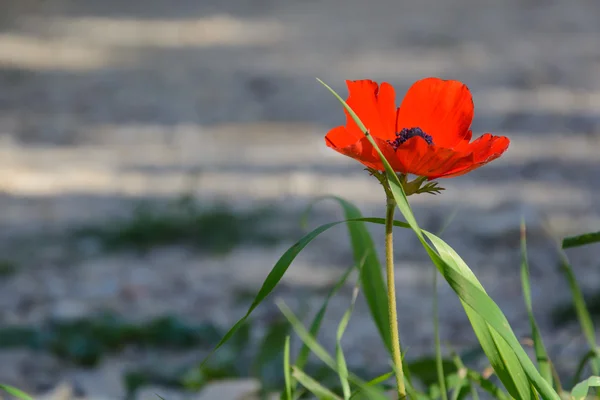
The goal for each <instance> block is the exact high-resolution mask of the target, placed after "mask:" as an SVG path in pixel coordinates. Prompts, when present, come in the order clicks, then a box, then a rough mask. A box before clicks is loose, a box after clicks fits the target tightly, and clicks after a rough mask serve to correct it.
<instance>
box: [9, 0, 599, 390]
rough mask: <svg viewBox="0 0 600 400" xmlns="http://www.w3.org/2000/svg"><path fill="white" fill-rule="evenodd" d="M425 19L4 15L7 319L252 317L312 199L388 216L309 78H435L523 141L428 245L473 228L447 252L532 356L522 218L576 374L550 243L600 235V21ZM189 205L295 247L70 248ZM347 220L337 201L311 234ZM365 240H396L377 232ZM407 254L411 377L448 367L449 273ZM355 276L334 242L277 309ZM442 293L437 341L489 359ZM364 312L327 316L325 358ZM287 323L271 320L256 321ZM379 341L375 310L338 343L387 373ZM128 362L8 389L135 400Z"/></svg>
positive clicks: (106, 10) (389, 15) (290, 7)
mask: <svg viewBox="0 0 600 400" xmlns="http://www.w3.org/2000/svg"><path fill="white" fill-rule="evenodd" d="M404 3H408V2H404ZM410 3H411V4H402V2H397V1H393V0H382V1H378V2H372V3H369V4H367V3H366V2H361V1H358V0H311V1H304V2H297V1H284V0H243V1H216V0H212V1H203V2H198V1H192V0H180V1H177V2H172V1H167V0H163V1H159V0H143V1H142V0H136V1H128V2H122V1H118V0H103V1H94V0H78V1H71V0H45V1H38V0H20V1H19V2H14V1H8V0H4V1H0V5H1V7H2V10H3V15H2V16H0V140H1V144H0V152H1V154H0V190H1V192H0V209H1V210H2V212H1V213H0V224H1V227H2V229H1V231H2V232H1V233H0V234H1V235H2V238H3V241H2V250H3V254H2V257H3V258H4V259H6V260H9V261H10V262H11V263H15V265H16V266H17V267H16V268H10V269H11V273H10V274H6V276H4V277H2V278H1V280H0V322H1V323H2V324H3V325H10V324H25V323H27V324H36V323H39V322H40V321H44V320H46V319H47V318H66V319H69V318H74V317H78V316H82V315H89V314H91V313H94V312H96V311H99V310H106V309H108V310H113V311H116V312H119V313H121V314H123V315H126V316H129V317H131V318H134V319H137V320H143V319H144V318H151V317H153V316H156V315H163V314H165V313H173V314H176V315H178V316H181V317H182V318H185V319H186V320H190V321H207V320H209V321H212V322H214V323H216V324H219V325H220V326H223V327H225V326H227V324H230V323H232V322H234V321H235V319H236V318H238V317H239V316H241V315H242V313H243V311H244V305H243V304H240V302H239V301H236V300H235V297H236V296H234V294H235V293H239V292H244V293H248V292H252V291H255V290H257V289H258V288H259V287H260V285H261V283H262V279H263V278H264V277H265V276H266V274H267V273H268V271H269V270H270V268H271V267H272V265H273V264H274V263H275V261H276V260H277V258H278V257H279V255H281V254H282V252H283V251H284V250H285V249H286V248H287V247H288V246H289V245H291V244H293V242H294V239H296V238H298V237H299V235H300V234H301V233H300V232H299V231H298V226H299V225H298V220H299V215H300V213H301V212H302V210H303V209H304V208H305V207H306V206H307V205H308V204H309V203H310V202H311V201H312V200H313V199H314V198H315V197H317V196H320V195H325V194H334V195H339V196H343V197H345V198H347V199H349V200H351V201H353V202H355V203H356V204H358V205H359V206H360V207H361V210H362V211H363V212H364V214H365V215H377V216H380V215H381V214H382V212H381V211H382V210H381V209H382V197H381V193H380V191H379V189H378V187H377V183H376V182H375V181H374V180H373V179H372V178H369V177H368V176H367V174H366V173H365V172H364V171H363V170H362V168H360V166H359V165H357V164H355V163H353V162H351V161H350V160H346V159H344V158H343V157H342V156H340V155H338V154H337V153H334V152H332V151H330V150H329V149H327V148H326V147H325V145H324V143H323V135H324V134H325V133H326V131H327V130H328V129H329V128H330V127H332V126H334V125H336V124H339V123H341V121H342V120H343V114H342V112H341V109H340V106H339V105H338V104H336V101H335V100H334V99H333V98H332V97H331V96H330V95H329V94H328V93H327V92H326V91H325V90H324V89H323V88H322V87H321V86H320V85H319V84H318V83H317V82H316V81H315V79H314V78H315V77H319V78H321V79H323V80H325V81H326V82H328V83H330V84H331V85H332V86H333V87H334V88H335V89H338V90H340V91H341V92H343V91H344V86H343V82H344V79H359V78H365V77H367V78H371V79H375V80H380V81H381V80H386V81H389V82H391V83H393V84H394V85H395V86H396V87H397V89H398V96H399V97H400V96H401V95H402V94H403V92H404V91H405V90H406V88H408V86H409V85H410V84H411V83H412V82H413V81H415V80H416V79H419V78H421V77H424V76H431V75H435V76H441V77H445V78H454V79H460V80H463V81H465V82H466V83H467V84H468V85H469V87H470V88H471V90H472V92H473V94H474V99H475V107H476V116H475V121H474V125H473V128H474V131H475V132H477V133H478V134H479V133H483V132H484V131H489V132H493V133H495V134H502V135H506V136H508V137H509V138H510V139H511V142H512V144H511V147H510V149H509V151H508V152H507V153H506V155H505V156H503V157H502V159H500V160H498V161H496V162H494V163H493V164H492V165H489V166H487V167H486V168H484V169H482V170H480V171H477V172H474V173H472V174H469V175H468V176H464V177H460V178H457V179H454V180H451V181H444V182H443V183H444V186H445V187H446V188H447V190H446V192H444V193H443V195H440V196H435V197H434V196H421V197H418V198H414V200H413V205H414V208H415V211H416V213H417V216H418V218H419V219H420V221H422V225H423V226H424V227H426V228H428V229H434V230H435V229H438V228H439V227H441V226H442V225H443V224H444V221H445V219H446V217H447V216H448V215H450V214H451V213H452V212H453V211H455V210H456V211H457V214H456V217H455V218H454V220H453V222H452V224H451V225H450V226H449V227H448V229H447V230H446V232H445V237H446V238H447V240H448V242H449V243H450V244H451V245H453V246H455V248H456V249H457V251H458V252H459V253H460V254H461V255H462V256H463V257H464V258H465V260H466V261H467V263H468V264H469V265H470V266H471V267H472V268H473V270H474V271H475V273H476V274H477V276H478V277H479V279H480V280H481V282H482V283H483V285H484V286H485V287H486V289H487V290H488V292H489V293H490V294H491V295H492V296H493V298H494V299H495V300H496V301H497V302H498V304H499V305H500V306H501V307H502V309H503V310H504V311H505V313H506V315H507V317H508V318H509V320H510V321H511V323H512V324H513V327H514V329H515V331H516V332H517V333H518V334H520V335H526V334H527V331H528V322H527V319H526V314H525V310H524V307H523V304H522V299H521V294H520V286H519V277H518V268H519V250H518V239H519V238H518V224H519V220H520V218H521V216H524V217H525V219H526V221H527V223H528V226H529V255H530V258H531V269H532V271H531V273H532V279H533V282H532V283H533V293H532V295H533V301H534V305H535V307H536V310H537V313H538V316H539V319H540V321H539V322H540V323H541V325H542V329H543V331H544V332H545V334H546V337H547V341H548V343H547V344H548V346H549V347H550V349H551V350H552V352H553V354H554V355H555V357H556V360H557V363H558V364H560V365H563V366H565V368H566V369H568V367H569V366H571V365H572V364H573V362H575V361H576V357H575V356H574V354H575V355H576V354H577V353H576V351H579V350H581V349H582V348H583V347H584V340H583V338H582V337H581V335H579V334H578V332H579V331H578V329H576V327H573V326H567V327H563V328H556V327H553V326H552V325H551V322H550V314H551V311H552V309H553V308H554V307H555V306H556V305H558V304H561V303H563V302H564V301H567V300H568V298H569V294H568V288H567V285H566V284H565V282H564V281H563V279H562V277H561V275H560V272H559V271H558V269H557V268H556V263H557V257H556V254H555V252H554V251H553V247H552V243H551V242H550V241H549V240H548V238H547V237H546V236H545V232H544V224H546V225H548V226H550V227H551V229H552V230H553V232H554V233H555V234H556V235H566V234H571V233H580V232H584V231H590V230H597V229H598V226H599V225H600V201H599V199H600V181H599V180H598V176H600V151H598V149H600V46H598V40H599V39H600V25H598V23H597V21H598V18H600V3H598V2H597V1H595V0H572V1H570V2H564V1H545V2H538V1H533V0H529V1H523V0H507V1H503V2H492V1H474V0H447V1H445V2H443V4H442V3H441V2H436V1H433V0H425V1H419V2H410ZM182 193H192V194H193V195H194V197H195V198H197V199H198V201H199V202H200V203H201V204H228V205H229V206H231V207H233V209H235V210H237V211H239V212H243V211H244V210H252V209H254V208H256V207H262V206H265V205H266V206H269V207H273V209H274V210H276V213H278V214H277V215H280V218H278V222H277V223H276V224H275V225H274V226H273V229H276V230H279V229H281V231H282V232H292V233H291V234H289V235H283V236H282V237H283V240H282V241H280V242H279V243H278V244H277V245H276V246H275V247H266V248H265V247H261V246H254V245H242V246H239V247H236V248H235V249H233V250H232V251H231V252H229V253H227V254H225V255H220V256H214V255H211V254H210V253H207V252H206V251H200V250H197V249H195V248H194V247H192V248H190V247H189V246H180V245H172V246H166V247H164V246H163V247H160V248H156V249H153V250H151V251H150V252H149V253H144V254H140V253H138V252H134V251H128V250H120V251H117V252H110V253H107V252H103V251H101V250H99V248H98V245H97V243H95V242H94V241H91V242H89V241H86V242H83V243H82V242H77V243H75V244H74V243H72V242H70V241H65V240H63V235H62V234H63V233H64V232H66V231H68V230H69V229H70V228H71V227H73V226H79V225H81V224H96V223H98V224H99V223H102V222H103V221H107V220H108V219H109V218H113V217H126V216H127V215H130V214H131V212H132V209H133V207H134V206H135V204H136V203H137V202H138V201H139V200H140V199H144V200H149V201H152V202H156V203H161V202H165V201H167V200H168V199H171V198H175V197H178V196H180V195H181V194H182ZM340 217H341V215H340V213H339V211H338V210H337V209H336V206H335V205H334V204H333V203H323V204H321V205H319V206H318V207H317V209H316V211H315V214H314V215H313V217H312V218H311V220H310V225H311V226H316V225H317V224H320V223H324V222H329V221H331V220H335V219H339V218H340ZM372 232H373V235H374V237H375V239H376V240H377V241H378V242H379V243H380V242H381V239H382V234H381V229H380V228H378V227H374V228H373V230H372ZM396 245H397V257H398V272H397V281H398V282H397V285H398V291H399V299H398V301H399V305H400V307H401V308H402V311H401V313H400V327H401V328H400V329H401V335H402V336H403V341H404V343H407V344H409V346H410V350H409V352H410V353H409V354H410V355H412V356H414V357H417V356H419V355H423V354H427V353H429V352H430V349H431V338H432V327H431V322H430V318H429V313H430V309H431V301H430V298H429V292H430V290H431V276H432V268H431V265H430V264H429V263H428V262H427V258H426V256H425V255H424V254H423V252H420V251H416V250H415V248H416V246H417V242H416V240H415V239H414V238H413V237H412V236H411V235H410V234H408V233H406V232H398V235H397V240H396ZM597 251H598V248H597V246H596V248H593V247H589V248H581V249H578V250H576V251H573V252H571V253H569V254H570V256H571V257H572V261H573V264H574V265H575V266H576V273H577V275H578V277H579V278H580V281H581V283H582V285H583V286H584V288H586V289H594V288H596V289H597V288H598V282H600V268H598V267H599V265H598V258H597ZM594 252H595V253H596V254H594ZM595 255H596V256H595ZM7 262H8V261H7ZM351 262H352V259H351V253H350V251H349V246H348V244H347V238H346V235H345V232H344V230H343V228H338V229H337V230H336V231H335V232H332V233H329V234H326V235H325V236H324V237H323V238H321V239H319V240H318V241H317V242H315V243H314V244H313V245H311V246H310V247H309V248H308V249H307V252H306V254H304V255H302V256H300V257H299V258H298V260H297V262H296V263H295V264H294V265H293V267H292V268H291V269H290V271H289V273H288V274H287V275H286V277H285V278H284V282H283V286H282V289H281V290H280V292H278V293H277V294H278V295H279V296H283V297H284V298H285V299H286V301H288V302H289V303H290V304H291V305H294V306H298V305H300V303H305V304H308V305H310V306H312V307H313V309H314V307H316V306H317V305H318V304H319V302H320V301H322V298H323V289H324V288H327V287H328V286H329V285H330V284H331V283H332V282H333V281H334V280H335V279H336V277H338V276H339V275H340V273H341V271H342V270H343V269H344V268H345V267H347V266H349V265H350V264H351ZM439 292H440V296H441V307H442V310H441V319H442V329H443V330H442V333H443V335H444V339H446V340H448V341H450V342H451V343H453V344H454V345H456V346H458V347H463V346H464V347H468V346H469V345H472V344H473V343H474V337H473V335H472V333H471V331H470V327H469V325H468V324H467V322H466V319H465V317H464V315H463V312H462V310H461V309H460V307H459V305H458V304H457V302H456V301H455V300H454V296H453V293H452V292H451V291H450V290H449V289H448V288H447V286H446V285H444V284H440V285H439ZM350 294H351V290H350V288H349V289H348V290H345V291H343V293H342V294H341V296H340V297H339V298H337V299H336V300H335V301H333V303H332V305H331V308H332V312H331V314H330V317H329V318H328V319H327V321H326V324H325V327H324V335H323V340H324V342H325V343H331V341H332V339H333V335H334V332H335V328H336V325H337V321H338V320H339V316H340V315H341V313H342V312H343V311H344V310H345V308H346V307H347V305H348V302H349V298H350ZM300 297H301V299H300ZM271 300H273V299H271ZM301 300H302V301H301ZM274 312H276V309H275V307H274V305H273V304H272V301H271V302H269V304H267V305H265V307H264V308H263V309H262V310H261V311H259V315H261V316H262V317H261V318H266V319H268V318H270V316H272V315H273V313H274ZM376 340H377V333H376V331H375V330H374V329H373V328H371V326H370V325H369V322H368V313H367V309H366V307H365V306H364V304H362V303H359V304H358V306H357V309H356V311H355V313H354V316H353V319H352V322H351V325H350V328H349V330H348V332H347V335H346V338H345V348H346V349H347V351H348V353H349V354H348V358H349V361H350V362H351V363H352V364H359V365H360V364H361V363H366V362H367V361H368V362H369V364H371V365H386V362H387V361H386V358H385V353H384V351H383V349H382V348H380V347H379V346H374V345H373V344H372V343H373V341H376ZM574 357H575V358H574ZM133 361H135V357H132V356H131V355H127V354H121V355H119V354H117V355H114V356H111V357H110V358H108V359H106V360H105V361H104V362H103V363H102V364H101V365H100V366H99V367H98V368H95V369H82V368H76V367H73V366H70V365H68V364H66V363H63V362H61V361H59V360H57V359H55V358H53V357H51V356H47V355H39V354H35V353H32V352H31V351H29V350H3V351H1V352H0V382H6V383H10V384H15V385H18V386H20V387H22V388H24V389H27V390H29V391H31V392H33V393H46V396H48V393H55V397H54V398H56V399H59V398H60V399H62V398H68V397H64V396H63V397H60V390H70V389H69V388H73V387H75V386H76V387H77V388H80V389H78V390H79V391H80V392H81V393H80V394H81V395H84V396H87V397H86V398H94V399H118V398H122V397H123V395H124V388H123V386H122V382H121V379H120V376H121V372H122V371H123V369H124V368H125V367H127V366H128V365H130V364H131V363H132V362H133ZM49 382H51V383H53V385H49ZM59 383H64V385H65V386H58V387H54V386H56V385H58V384H59ZM244 384H245V383H241V385H244ZM249 385H250V386H252V385H254V383H249ZM225 386H226V387H230V386H227V385H225ZM65 388H66V389H65ZM160 390H162V389H160ZM208 390H209V389H206V391H204V392H201V394H200V396H208V395H207V394H206V393H208ZM223 390H225V389H223ZM244 390H245V389H244ZM144 393H145V394H144V395H143V396H142V397H141V398H144V399H145V398H152V394H151V393H152V391H150V392H144ZM148 393H150V395H149V397H144V396H148ZM202 393H204V395H203V394H202ZM168 395H169V397H167V394H165V395H163V397H165V398H171V399H173V398H178V397H177V396H179V395H180V394H179V392H178V393H177V394H174V393H173V392H170V393H169V394H168ZM211 396H213V397H210V398H217V397H219V398H221V399H222V400H226V399H229V398H231V399H234V398H236V397H235V395H231V396H230V397H228V395H227V394H223V393H220V394H218V395H211ZM41 398H48V397H41ZM200 398H202V399H204V398H207V399H208V398H209V397H200Z"/></svg>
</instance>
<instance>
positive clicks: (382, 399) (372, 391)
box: [277, 301, 387, 400]
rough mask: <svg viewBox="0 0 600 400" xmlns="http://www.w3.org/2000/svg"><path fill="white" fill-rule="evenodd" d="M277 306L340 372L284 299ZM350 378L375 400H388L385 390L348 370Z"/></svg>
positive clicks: (316, 349)
mask: <svg viewBox="0 0 600 400" xmlns="http://www.w3.org/2000/svg"><path fill="white" fill-rule="evenodd" d="M277 306H278V307H279V309H280V310H281V312H282V313H283V315H284V316H285V317H286V318H287V320H288V321H289V323H290V325H292V328H293V329H294V331H295V332H296V334H297V335H298V336H299V337H300V339H301V340H302V341H303V342H304V343H306V344H307V345H308V347H309V348H310V350H311V351H312V352H313V354H315V355H316V356H317V357H318V358H319V359H320V360H321V361H323V362H324V363H325V365H327V366H328V367H329V368H331V369H332V370H333V371H335V372H337V373H338V374H339V370H338V367H337V363H336V362H335V360H334V359H333V357H331V356H330V355H329V354H328V353H327V351H326V350H325V349H324V348H323V347H322V346H321V345H320V344H319V343H317V341H316V340H315V338H314V337H312V336H311V335H310V333H309V332H308V331H307V330H306V328H304V326H303V325H302V323H301V322H300V320H299V319H298V318H297V317H296V316H295V315H294V313H293V312H292V310H290V309H289V308H288V306H286V305H285V303H284V302H283V301H278V302H277ZM348 380H349V381H350V382H352V383H353V384H354V385H356V386H358V387H359V388H360V389H361V390H362V391H363V392H364V393H365V394H367V395H368V396H369V399H373V400H387V397H386V396H385V394H384V393H383V391H381V390H379V389H378V388H376V387H373V386H368V385H367V384H366V383H364V382H363V381H362V380H361V379H359V378H358V377H356V376H355V375H354V374H352V373H351V372H348Z"/></svg>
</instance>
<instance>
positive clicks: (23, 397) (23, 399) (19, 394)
mask: <svg viewBox="0 0 600 400" xmlns="http://www.w3.org/2000/svg"><path fill="white" fill-rule="evenodd" d="M0 389H2V390H4V391H5V392H6V393H8V394H10V395H11V396H15V397H16V398H17V399H20V400H33V397H31V396H30V395H28V394H27V393H25V392H23V391H22V390H19V389H17V388H15V387H12V386H10V385H4V384H1V383H0Z"/></svg>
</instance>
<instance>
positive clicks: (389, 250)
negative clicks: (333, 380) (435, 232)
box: [385, 197, 406, 399]
mask: <svg viewBox="0 0 600 400" xmlns="http://www.w3.org/2000/svg"><path fill="white" fill-rule="evenodd" d="M395 209H396V202H395V201H394V199H393V198H390V197H388V199H387V206H386V212H385V265H386V271H387V289H388V309H389V316H390V333H391V335H392V357H393V361H394V371H395V373H396V384H397V388H398V399H405V398H406V388H405V386H404V371H403V369H402V352H401V351H400V335H399V334H398V315H397V313H396V284H395V281H394V236H393V228H394V210H395Z"/></svg>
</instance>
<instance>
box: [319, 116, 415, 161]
mask: <svg viewBox="0 0 600 400" xmlns="http://www.w3.org/2000/svg"><path fill="white" fill-rule="evenodd" d="M341 130H345V128H344V127H338V128H335V129H332V130H331V131H330V132H329V133H328V134H327V136H326V137H325V143H326V144H327V146H328V147H331V148H332V149H334V150H335V151H337V152H338V153H341V154H343V155H345V156H348V157H351V158H354V159H355V160H357V161H360V162H361V163H362V164H364V165H365V166H367V167H369V168H373V169H376V170H378V171H383V170H384V169H385V168H384V167H383V163H382V162H381V159H380V158H379V154H377V151H375V148H374V147H373V145H372V144H371V143H370V142H369V139H367V137H366V136H364V135H362V138H360V139H358V140H356V141H354V142H352V143H348V141H349V139H348V138H349V137H350V136H351V135H350V134H348V135H346V136H343V133H342V132H341ZM332 133H333V135H332ZM337 137H339V138H341V140H346V142H345V143H346V144H345V145H344V146H339V145H338V143H344V142H342V141H341V140H337V141H336V138H337ZM332 138H333V139H334V140H332ZM373 139H374V140H375V143H377V146H378V147H379V149H380V150H381V152H382V153H383V155H384V156H385V158H386V159H387V160H388V161H389V162H390V165H391V166H392V168H393V169H394V171H402V170H403V166H402V165H401V164H400V163H399V161H398V159H397V157H396V154H395V152H394V149H393V148H392V146H390V144H389V143H387V142H386V141H384V140H382V139H379V138H373Z"/></svg>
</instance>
